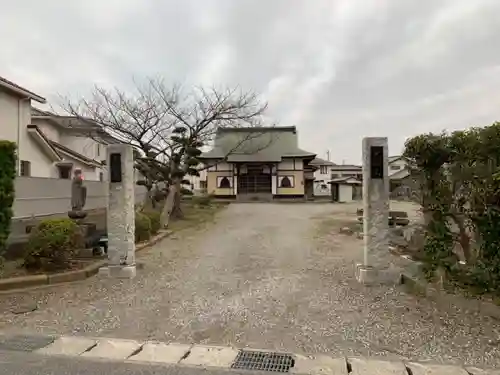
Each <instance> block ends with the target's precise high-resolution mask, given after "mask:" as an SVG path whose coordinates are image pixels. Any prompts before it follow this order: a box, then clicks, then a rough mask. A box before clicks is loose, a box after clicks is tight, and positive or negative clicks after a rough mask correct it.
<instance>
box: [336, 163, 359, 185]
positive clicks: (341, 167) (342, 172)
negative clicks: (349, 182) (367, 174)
mask: <svg viewBox="0 0 500 375" xmlns="http://www.w3.org/2000/svg"><path fill="white" fill-rule="evenodd" d="M331 170H332V179H336V178H340V177H354V178H357V179H358V180H360V181H361V180H362V179H363V169H362V167H361V166H360V165H351V164H335V165H334V166H332V168H331Z"/></svg>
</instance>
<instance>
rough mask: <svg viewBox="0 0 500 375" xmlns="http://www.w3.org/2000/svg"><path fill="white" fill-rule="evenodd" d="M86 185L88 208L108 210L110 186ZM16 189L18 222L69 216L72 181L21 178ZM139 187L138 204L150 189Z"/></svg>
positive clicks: (15, 215)
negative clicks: (61, 215) (29, 219)
mask: <svg viewBox="0 0 500 375" xmlns="http://www.w3.org/2000/svg"><path fill="white" fill-rule="evenodd" d="M85 186H86V187H87V203H86V205H85V209H86V210H92V209H98V208H104V207H106V205H107V203H106V202H107V201H106V200H107V183H102V182H99V181H85ZM15 188H16V199H15V201H14V207H13V209H14V218H15V219H19V218H27V217H32V216H43V215H51V214H57V213H65V212H67V211H68V210H70V209H71V201H70V200H71V180H61V179H52V178H36V177H18V178H17V179H16V182H15ZM135 188H136V194H135V201H136V203H141V202H142V200H143V199H144V196H145V194H146V190H145V188H144V187H142V186H136V187H135Z"/></svg>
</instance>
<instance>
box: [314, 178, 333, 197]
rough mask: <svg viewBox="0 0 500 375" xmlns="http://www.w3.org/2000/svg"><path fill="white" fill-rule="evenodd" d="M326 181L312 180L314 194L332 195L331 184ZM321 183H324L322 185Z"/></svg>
mask: <svg viewBox="0 0 500 375" xmlns="http://www.w3.org/2000/svg"><path fill="white" fill-rule="evenodd" d="M327 181H329V180H325V181H324V182H318V181H314V195H315V196H318V197H321V196H330V195H332V185H331V184H328V183H327ZM323 185H326V187H324V186H323Z"/></svg>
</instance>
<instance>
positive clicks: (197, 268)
mask: <svg viewBox="0 0 500 375" xmlns="http://www.w3.org/2000/svg"><path fill="white" fill-rule="evenodd" d="M355 211H356V207H355V206H354V205H351V204H339V205H331V204H272V205H270V204H232V205H230V206H229V207H228V208H227V209H226V210H224V211H222V212H221V213H219V214H218V216H217V218H216V222H215V224H212V223H210V224H206V225H205V226H204V227H201V228H199V229H198V230H196V231H194V230H191V231H189V232H187V231H185V232H181V233H179V234H177V235H176V236H175V237H171V238H168V239H166V240H164V241H162V242H161V243H160V244H158V245H156V246H155V247H153V248H152V249H151V250H150V251H148V252H146V253H143V255H141V257H140V261H141V262H142V263H144V269H143V270H140V271H139V276H138V277H137V278H136V279H134V280H132V281H130V280H128V281H118V280H99V279H97V278H93V279H89V280H86V281H83V282H79V283H75V284H72V285H62V286H56V287H51V288H46V289H40V290H37V291H32V292H29V293H23V294H18V295H9V296H0V330H2V331H4V332H6V333H18V332H33V331H37V332H42V333H60V334H79V335H93V336H109V337H122V338H132V339H148V338H149V339H158V340H163V341H173V342H196V343H209V344H220V345H236V346H239V347H244V346H249V347H254V348H262V349H275V350H286V351H292V352H302V353H315V352H321V353H327V354H330V355H334V356H339V355H380V356H389V357H391V356H395V357H405V358H410V359H414V360H427V359H430V360H435V361H442V362H449V363H464V362H465V363H467V364H475V365H479V366H489V367H492V366H493V367H495V366H500V341H499V338H500V322H498V321H495V320H494V319H493V318H491V317H489V316H483V315H481V314H478V313H472V312H471V311H468V310H467V309H466V308H464V307H463V306H467V304H466V303H465V304H463V305H460V306H461V307H458V305H456V306H451V305H447V306H442V305H438V304H436V303H435V302H432V301H428V300H425V299H422V298H419V297H416V296H413V295H410V294H405V293H404V292H403V291H402V290H400V289H399V288H396V287H388V286H377V287H364V286H362V285H359V284H358V283H357V282H356V280H355V279H354V264H355V263H356V262H357V261H359V260H361V259H362V241H361V240H358V239H356V237H355V236H352V237H350V236H344V235H340V234H338V227H340V226H341V225H342V220H353V219H355ZM331 218H334V219H335V220H337V222H336V223H337V224H335V221H334V222H333V224H331V229H329V228H326V227H325V225H324V223H325V220H327V219H330V220H331ZM336 225H337V227H336ZM30 300H36V301H38V304H39V308H38V310H36V311H34V312H31V313H27V314H23V315H15V314H13V313H11V310H12V308H13V306H15V305H17V304H19V303H20V302H23V301H24V302H26V301H30Z"/></svg>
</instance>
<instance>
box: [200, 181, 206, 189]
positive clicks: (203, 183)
mask: <svg viewBox="0 0 500 375" xmlns="http://www.w3.org/2000/svg"><path fill="white" fill-rule="evenodd" d="M206 188H207V182H206V181H200V189H206Z"/></svg>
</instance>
